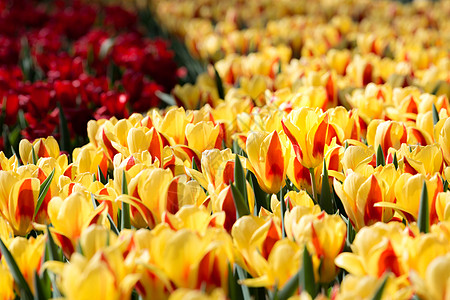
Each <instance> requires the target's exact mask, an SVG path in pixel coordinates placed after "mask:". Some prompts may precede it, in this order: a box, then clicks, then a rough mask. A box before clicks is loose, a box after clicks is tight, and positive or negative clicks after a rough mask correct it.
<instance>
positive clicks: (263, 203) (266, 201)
mask: <svg viewBox="0 0 450 300" xmlns="http://www.w3.org/2000/svg"><path fill="white" fill-rule="evenodd" d="M247 176H248V181H249V183H250V186H251V187H252V189H253V194H254V195H255V203H256V206H257V209H256V211H255V213H256V214H257V213H258V212H259V210H260V208H261V207H264V208H265V209H267V210H268V211H270V212H271V211H272V209H271V208H270V198H269V195H268V194H267V193H266V192H264V191H263V190H262V189H261V187H260V186H259V184H258V180H257V179H256V176H255V174H253V173H252V172H247Z"/></svg>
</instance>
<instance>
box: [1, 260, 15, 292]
mask: <svg viewBox="0 0 450 300" xmlns="http://www.w3.org/2000/svg"><path fill="white" fill-rule="evenodd" d="M13 287H14V280H13V277H12V275H11V273H10V272H9V270H8V269H7V268H6V267H4V266H0V299H4V300H8V299H14V288H13Z"/></svg>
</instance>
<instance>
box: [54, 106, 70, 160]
mask: <svg viewBox="0 0 450 300" xmlns="http://www.w3.org/2000/svg"><path fill="white" fill-rule="evenodd" d="M57 106H58V109H59V134H60V137H61V138H60V140H59V144H60V146H61V150H62V151H66V152H67V153H70V152H71V150H72V149H71V148H70V133H69V127H67V119H66V116H65V115H64V111H63V109H62V106H61V103H59V102H58V103H57Z"/></svg>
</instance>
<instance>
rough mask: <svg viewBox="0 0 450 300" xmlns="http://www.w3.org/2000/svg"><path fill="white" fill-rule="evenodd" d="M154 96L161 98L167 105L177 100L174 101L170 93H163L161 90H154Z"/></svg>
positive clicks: (174, 103)
mask: <svg viewBox="0 0 450 300" xmlns="http://www.w3.org/2000/svg"><path fill="white" fill-rule="evenodd" d="M155 95H156V97H158V98H159V99H160V100H162V101H163V102H165V103H166V104H167V105H169V106H175V105H177V102H176V101H175V99H174V98H173V97H172V95H169V94H166V93H163V92H161V91H156V92H155Z"/></svg>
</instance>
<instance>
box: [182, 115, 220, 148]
mask: <svg viewBox="0 0 450 300" xmlns="http://www.w3.org/2000/svg"><path fill="white" fill-rule="evenodd" d="M220 131H221V128H220V126H219V125H214V123H213V122H205V121H201V122H199V123H197V124H192V123H189V124H187V125H186V140H187V142H188V146H189V147H191V148H193V149H195V150H197V151H199V152H203V151H205V150H209V149H213V148H222V140H221V139H220V136H219V133H220Z"/></svg>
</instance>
